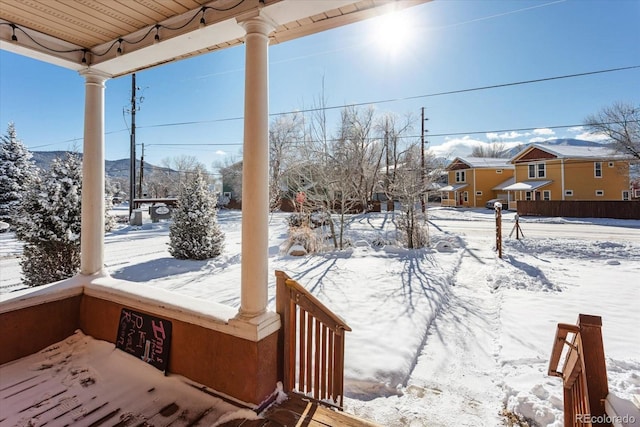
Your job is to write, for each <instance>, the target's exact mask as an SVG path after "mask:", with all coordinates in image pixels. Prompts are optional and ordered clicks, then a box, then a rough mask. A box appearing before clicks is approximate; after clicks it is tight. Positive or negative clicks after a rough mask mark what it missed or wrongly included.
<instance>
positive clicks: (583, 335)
mask: <svg viewBox="0 0 640 427" xmlns="http://www.w3.org/2000/svg"><path fill="white" fill-rule="evenodd" d="M601 328H602V319H601V318H600V317H599V316H590V315H586V314H580V316H579V317H578V324H577V325H571V324H565V323H559V324H558V329H557V331H556V337H555V339H554V341H553V349H552V351H551V360H550V361H549V371H548V374H549V375H551V376H555V377H560V378H562V382H563V387H564V425H565V427H578V426H580V427H589V426H610V425H611V424H610V423H608V422H598V423H595V422H594V423H592V420H599V421H605V420H606V419H607V417H606V412H605V399H606V397H607V394H609V385H608V382H607V369H606V365H605V358H604V346H603V344H602V331H601ZM569 335H571V338H570V340H569V339H567V337H568V336H569ZM563 356H564V365H563V368H562V371H560V370H559V369H558V368H559V365H560V359H561V358H562V357H563Z"/></svg>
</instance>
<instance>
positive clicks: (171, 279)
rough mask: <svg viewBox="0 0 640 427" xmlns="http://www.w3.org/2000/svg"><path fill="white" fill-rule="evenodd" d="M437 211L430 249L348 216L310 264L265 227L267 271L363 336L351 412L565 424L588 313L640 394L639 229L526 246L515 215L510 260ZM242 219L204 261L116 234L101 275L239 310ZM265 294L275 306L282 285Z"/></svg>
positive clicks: (390, 228)
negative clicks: (566, 329) (574, 326)
mask: <svg viewBox="0 0 640 427" xmlns="http://www.w3.org/2000/svg"><path fill="white" fill-rule="evenodd" d="M118 212H119V213H124V212H126V211H125V210H123V211H116V213H118ZM428 212H429V221H430V225H429V231H430V236H431V246H430V248H426V249H421V250H407V249H403V248H400V247H399V246H397V245H396V244H394V243H395V224H394V222H395V216H394V214H393V213H385V212H383V213H374V214H367V215H354V216H353V217H351V218H350V223H349V228H348V237H349V240H350V241H351V242H352V246H351V247H350V248H349V249H347V250H344V251H339V252H337V251H330V252H326V253H323V254H319V255H312V256H305V257H292V256H288V255H286V254H284V253H283V250H282V248H283V247H284V242H286V240H287V236H288V233H287V222H286V218H287V214H284V213H274V214H272V215H271V217H270V236H269V239H270V240H269V242H270V243H269V244H270V248H269V256H270V258H269V263H270V264H269V267H270V271H275V270H283V271H285V272H286V273H287V274H289V275H290V276H291V277H293V278H295V279H296V280H298V281H299V282H300V283H301V284H302V285H304V286H305V287H306V288H307V289H309V290H310V291H311V292H312V293H313V294H314V295H316V296H317V297H318V298H319V299H320V300H321V301H323V302H324V303H325V304H326V305H327V306H328V307H330V308H331V309H332V310H333V311H335V312H336V313H337V314H339V315H340V316H341V317H343V318H344V319H345V320H346V322H347V323H348V324H349V326H351V327H352V329H353V332H352V333H349V334H348V335H347V348H346V372H345V377H346V384H345V387H346V394H347V399H345V406H346V410H347V411H349V412H352V413H355V414H356V415H360V416H363V417H366V418H369V419H372V420H374V421H377V422H378V423H381V424H383V425H387V426H423V425H424V426H427V425H428V426H452V425H460V426H493V425H501V424H502V422H503V417H502V416H501V415H500V413H501V412H502V411H503V409H505V408H506V409H507V410H508V411H511V412H514V413H516V414H518V415H519V416H521V417H523V418H524V419H527V420H529V421H532V422H533V424H534V425H541V426H547V425H551V426H561V425H563V423H562V387H561V380H560V379H558V378H551V377H548V376H547V375H546V372H547V365H548V360H549V356H550V352H551V346H552V341H553V337H554V334H555V329H556V325H557V323H558V322H563V323H574V322H575V321H576V319H577V316H578V314H579V313H585V314H593V315H599V316H602V318H603V336H604V345H605V355H606V356H607V369H608V373H609V388H610V391H612V392H614V393H615V394H617V395H618V396H621V397H623V398H627V399H630V398H631V396H632V395H633V394H640V354H639V353H638V350H637V348H638V347H637V343H638V338H639V336H638V332H637V331H638V329H639V328H640V311H639V310H638V303H639V302H640V283H639V282H640V281H639V280H638V277H640V220H633V221H630V220H626V221H624V220H596V219H593V220H577V219H574V220H571V219H552V218H538V219H534V218H524V219H521V225H522V230H523V232H524V234H525V239H522V240H516V239H515V237H509V232H510V231H511V227H512V226H513V218H514V215H513V213H511V212H505V213H504V215H503V220H504V225H503V235H504V243H503V245H504V246H503V251H504V256H503V258H502V259H500V258H499V257H498V256H497V253H496V252H495V251H494V247H495V219H494V215H493V212H492V211H490V210H481V209H479V210H464V209H460V210H455V209H447V208H430V209H429V211H428ZM125 215H126V213H125ZM240 218H241V213H240V212H237V211H221V212H220V213H219V221H220V225H221V228H222V230H223V231H224V233H225V235H226V245H225V249H224V252H223V254H222V255H221V256H220V257H218V258H216V259H213V260H209V261H181V260H176V259H174V258H172V257H171V256H170V255H169V253H168V251H167V244H168V224H167V223H164V222H160V223H150V222H148V223H145V224H144V225H143V226H141V227H130V226H125V227H123V228H120V229H118V230H116V231H114V232H111V233H109V234H108V235H107V236H106V239H105V251H106V257H105V258H106V264H107V267H108V269H109V271H110V273H111V275H112V276H113V277H115V278H118V279H123V280H128V281H131V282H134V283H138V284H140V286H151V287H154V288H162V289H166V290H170V291H172V292H176V293H179V294H183V295H189V296H192V297H196V298H201V299H205V300H208V301H215V302H219V303H223V304H226V305H230V306H233V307H238V306H239V302H240V286H239V283H240ZM380 242H384V243H387V244H386V245H380V244H379V243H380ZM20 250H21V249H20V244H19V243H18V242H16V241H15V238H14V237H13V236H12V234H7V233H3V234H0V269H1V272H0V293H6V292H11V291H14V290H17V289H19V288H20V287H21V285H20V268H19V259H18V256H19V253H20ZM269 296H270V302H271V303H270V304H271V308H272V309H273V308H274V306H275V301H274V298H275V276H272V277H270V278H269Z"/></svg>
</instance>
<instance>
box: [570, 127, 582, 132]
mask: <svg viewBox="0 0 640 427" xmlns="http://www.w3.org/2000/svg"><path fill="white" fill-rule="evenodd" d="M567 132H571V133H582V132H584V126H574V127H571V128H569V129H567Z"/></svg>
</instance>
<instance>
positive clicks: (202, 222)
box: [169, 171, 224, 260]
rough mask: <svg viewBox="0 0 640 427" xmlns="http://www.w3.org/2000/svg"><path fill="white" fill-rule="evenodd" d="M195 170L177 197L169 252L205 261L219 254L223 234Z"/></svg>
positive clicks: (212, 205) (200, 175) (210, 195)
mask: <svg viewBox="0 0 640 427" xmlns="http://www.w3.org/2000/svg"><path fill="white" fill-rule="evenodd" d="M207 187H208V185H207V182H206V180H205V179H204V177H203V175H202V173H201V172H200V171H196V172H195V173H194V174H193V175H192V176H191V177H190V178H189V179H188V181H187V182H186V183H184V184H183V185H182V186H181V188H180V192H179V194H178V204H177V207H176V209H175V210H174V211H173V217H172V223H171V225H170V227H169V253H170V254H171V255H173V256H174V257H175V258H178V259H197V260H202V259H208V258H214V257H216V256H218V255H220V254H221V253H222V249H223V247H224V234H223V233H222V231H221V230H220V227H219V225H218V221H217V216H218V215H217V214H218V211H217V209H216V200H215V198H214V197H213V195H212V194H211V193H210V192H209V189H208V188H207Z"/></svg>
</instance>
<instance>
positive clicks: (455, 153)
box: [430, 135, 523, 159]
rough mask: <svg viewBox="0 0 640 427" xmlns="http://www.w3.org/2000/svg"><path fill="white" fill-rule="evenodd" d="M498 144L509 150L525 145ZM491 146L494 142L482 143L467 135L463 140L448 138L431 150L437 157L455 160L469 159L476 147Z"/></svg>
mask: <svg viewBox="0 0 640 427" xmlns="http://www.w3.org/2000/svg"><path fill="white" fill-rule="evenodd" d="M498 143H499V144H502V145H503V146H504V148H505V149H507V150H508V149H511V148H513V147H517V146H518V145H521V144H523V142H522V141H510V142H504V141H499V142H498ZM491 144H493V142H487V141H480V140H478V139H474V138H472V137H470V136H469V135H466V136H464V137H462V138H447V139H446V140H445V142H444V143H442V144H440V145H432V146H431V147H430V149H431V151H432V152H433V153H434V154H435V155H436V156H437V157H445V158H448V159H454V158H455V157H468V156H469V155H471V152H472V151H473V149H474V147H480V146H490V145H491Z"/></svg>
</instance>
